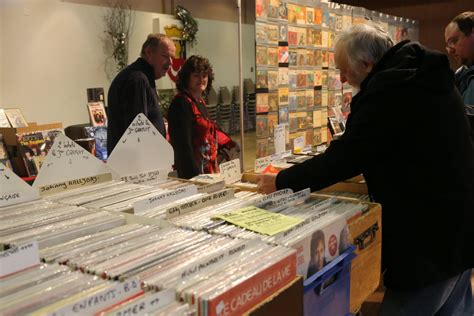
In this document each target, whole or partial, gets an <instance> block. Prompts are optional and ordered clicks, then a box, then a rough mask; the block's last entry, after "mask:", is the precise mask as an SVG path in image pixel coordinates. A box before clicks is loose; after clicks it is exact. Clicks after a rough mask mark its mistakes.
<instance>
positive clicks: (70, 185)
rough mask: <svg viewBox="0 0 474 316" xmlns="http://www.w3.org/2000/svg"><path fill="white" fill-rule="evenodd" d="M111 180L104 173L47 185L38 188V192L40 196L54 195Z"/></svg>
mask: <svg viewBox="0 0 474 316" xmlns="http://www.w3.org/2000/svg"><path fill="white" fill-rule="evenodd" d="M111 180H112V174H110V173H104V174H98V175H96V176H91V177H84V178H79V179H74V180H69V181H63V182H58V183H51V184H47V185H44V186H42V187H39V188H38V190H39V193H40V195H41V196H48V195H51V194H55V193H59V192H63V191H67V190H71V189H77V188H81V187H86V186H89V185H94V184H98V183H104V182H107V181H111Z"/></svg>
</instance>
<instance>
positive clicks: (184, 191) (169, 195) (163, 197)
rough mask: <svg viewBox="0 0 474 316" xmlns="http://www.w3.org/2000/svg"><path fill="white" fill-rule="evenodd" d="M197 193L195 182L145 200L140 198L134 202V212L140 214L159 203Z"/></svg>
mask: <svg viewBox="0 0 474 316" xmlns="http://www.w3.org/2000/svg"><path fill="white" fill-rule="evenodd" d="M197 193H198V191H197V187H196V186H195V185H194V184H191V185H189V186H185V187H182V188H178V189H176V190H173V191H170V192H165V193H161V194H158V195H156V196H152V197H149V198H147V199H145V200H140V201H137V202H135V203H133V213H134V214H137V215H139V214H141V213H143V211H145V210H149V209H152V208H154V207H157V206H159V205H164V204H167V203H170V202H173V201H177V200H179V199H183V198H185V197H189V196H192V195H195V194H197Z"/></svg>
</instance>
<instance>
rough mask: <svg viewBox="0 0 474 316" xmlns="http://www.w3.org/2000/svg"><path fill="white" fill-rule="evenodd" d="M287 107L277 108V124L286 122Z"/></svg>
mask: <svg viewBox="0 0 474 316" xmlns="http://www.w3.org/2000/svg"><path fill="white" fill-rule="evenodd" d="M288 114H289V113H288V107H286V106H283V107H280V108H279V109H278V122H279V124H287V123H288V119H289V117H288Z"/></svg>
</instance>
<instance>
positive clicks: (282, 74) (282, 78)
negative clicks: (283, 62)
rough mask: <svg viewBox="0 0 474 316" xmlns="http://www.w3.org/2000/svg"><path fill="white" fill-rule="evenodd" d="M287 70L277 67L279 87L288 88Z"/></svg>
mask: <svg viewBox="0 0 474 316" xmlns="http://www.w3.org/2000/svg"><path fill="white" fill-rule="evenodd" d="M288 84H289V82H288V68H287V67H279V68H278V85H279V86H288Z"/></svg>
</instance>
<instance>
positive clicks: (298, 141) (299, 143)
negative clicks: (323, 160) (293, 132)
mask: <svg viewBox="0 0 474 316" xmlns="http://www.w3.org/2000/svg"><path fill="white" fill-rule="evenodd" d="M304 145H305V139H304V137H303V136H300V137H296V138H295V139H294V140H293V150H294V152H295V153H300V152H301V150H302V149H303V147H304Z"/></svg>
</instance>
